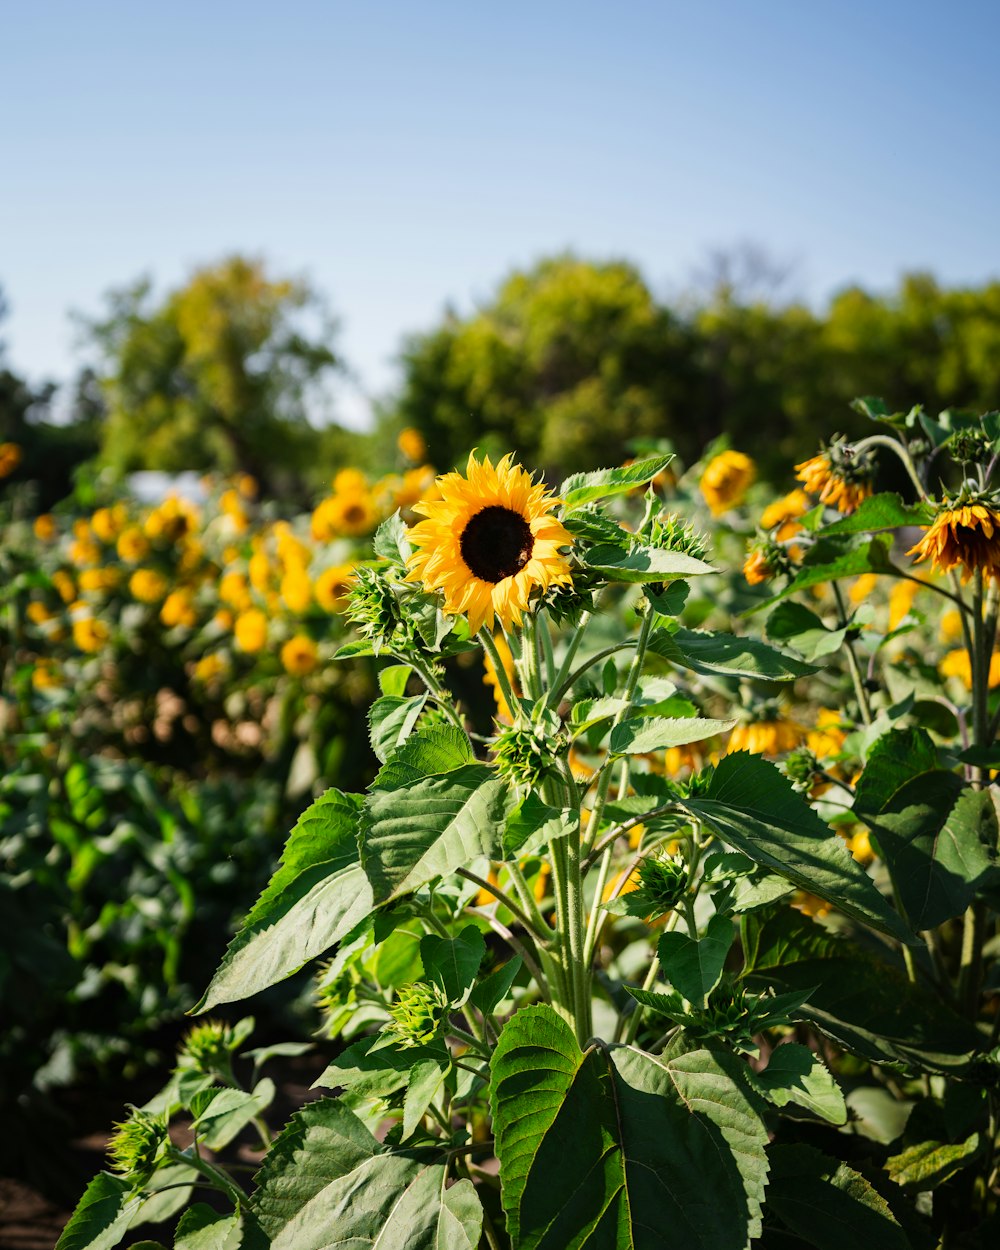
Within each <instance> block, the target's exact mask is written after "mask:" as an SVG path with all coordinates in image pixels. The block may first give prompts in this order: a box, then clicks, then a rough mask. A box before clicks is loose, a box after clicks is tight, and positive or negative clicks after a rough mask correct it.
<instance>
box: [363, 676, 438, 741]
mask: <svg viewBox="0 0 1000 1250" xmlns="http://www.w3.org/2000/svg"><path fill="white" fill-rule="evenodd" d="M398 667H404V666H402V665H400V666H398ZM426 702H427V691H426V690H425V691H424V693H423V694H415V695H411V696H410V697H409V698H407V697H406V696H404V695H395V694H386V695H383V696H382V698H381V699H376V700H375V702H374V703H373V704H372V705H371V707H370V708H369V709H368V736H369V738H370V739H371V744H372V750H373V751H374V752H375V754H376V755H377V756H378V758H379V761H380V762H381V763H383V764H384V763H385V762H386V760H387V759H388V758H389V756H390V755H391V754H392V753H393V751H396V750H398V749H399V747H401V746H402V745H403V743H404V742H405V741H406V739H407V738H408V737H409V736H410V734H411V733H412V732H413V727H414V726H415V725H416V723H417V721H418V720H419V719H420V713H421V712H422V711H423V710H424V704H425V703H426Z"/></svg>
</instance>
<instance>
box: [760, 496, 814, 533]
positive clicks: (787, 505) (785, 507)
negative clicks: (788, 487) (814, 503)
mask: <svg viewBox="0 0 1000 1250" xmlns="http://www.w3.org/2000/svg"><path fill="white" fill-rule="evenodd" d="M808 511H809V496H808V495H807V494H806V492H805V491H804V490H793V491H789V493H788V494H787V495H782V497H781V498H780V499H775V500H774V502H773V503H769V504H768V505H767V507H766V508H765V509H764V511H763V512H762V513H761V516H760V528H761V529H762V530H773V529H777V531H778V532H777V534H775V538H776V539H777V540H778V542H784V541H785V539H786V538H792V537H794V535H795V534H797V533H798V532H799V530H800V529H801V528H802V526H801V525H800V524H799V517H800V516H803V515H804V514H805V513H806V512H808Z"/></svg>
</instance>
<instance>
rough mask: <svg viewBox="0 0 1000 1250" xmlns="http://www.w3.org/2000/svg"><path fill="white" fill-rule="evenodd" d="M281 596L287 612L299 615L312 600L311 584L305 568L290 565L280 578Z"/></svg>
mask: <svg viewBox="0 0 1000 1250" xmlns="http://www.w3.org/2000/svg"><path fill="white" fill-rule="evenodd" d="M281 598H282V599H283V600H284V603H285V607H286V608H287V609H288V610H289V612H294V613H296V614H297V615H298V616H301V615H302V614H303V613H304V612H307V611H308V610H309V604H310V603H311V602H312V585H311V584H310V581H309V574H308V573H307V572H306V571H305V569H302V568H298V567H296V566H292V567H291V568H290V569H289V570H288V572H287V573H286V574H285V576H284V577H283V578H282V579H281Z"/></svg>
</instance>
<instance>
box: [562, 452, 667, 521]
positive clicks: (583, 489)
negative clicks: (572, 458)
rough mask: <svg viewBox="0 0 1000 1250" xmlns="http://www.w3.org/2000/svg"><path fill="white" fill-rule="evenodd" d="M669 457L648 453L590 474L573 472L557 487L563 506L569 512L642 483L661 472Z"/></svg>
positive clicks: (635, 487)
mask: <svg viewBox="0 0 1000 1250" xmlns="http://www.w3.org/2000/svg"><path fill="white" fill-rule="evenodd" d="M673 458H674V457H673V456H672V455H669V456H649V457H648V458H647V459H645V460H637V461H635V463H634V464H630V465H626V466H624V467H623V468H618V469H597V470H595V471H594V472H593V473H574V474H573V476H572V477H568V478H566V480H565V481H564V482H563V484H562V485H561V486H560V487H559V498H560V499H561V500H562V501H563V509H564V510H565V511H566V512H572V511H573V510H574V509H575V508H581V507H583V505H584V504H587V503H592V502H593V501H594V500H595V499H607V498H608V497H609V496H611V495H620V494H622V493H623V492H624V491H629V490H636V489H637V488H638V487H640V486H645V485H646V483H647V482H651V481H652V480H653V478H654V477H656V476H657V475H658V474H660V473H662V472H663V470H664V469H665V468H666V467H667V465H668V464H669V463H670V462H671V460H673Z"/></svg>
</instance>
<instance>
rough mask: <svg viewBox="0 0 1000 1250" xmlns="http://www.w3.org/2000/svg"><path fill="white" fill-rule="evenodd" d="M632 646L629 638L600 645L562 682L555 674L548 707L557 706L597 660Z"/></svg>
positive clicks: (628, 649) (632, 643) (633, 644)
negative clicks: (598, 649) (607, 644)
mask: <svg viewBox="0 0 1000 1250" xmlns="http://www.w3.org/2000/svg"><path fill="white" fill-rule="evenodd" d="M634 646H635V642H634V641H633V640H632V639H631V638H630V639H629V640H628V641H627V642H616V643H614V644H613V645H612V646H610V647H602V648H601V650H600V651H595V652H594V654H593V655H592V656H590V657H589V659H586V660H584V662H583V663H582V664H581V665H580V666H579V668H577V669H576V670H574V672H572V673H570V675H569V676H568V677H565V678H564V679H563V680H562V682H560V681H559V675H558V674H556V684H555V685H554V687H553V689H552V691H551V693H550V694H549V699H548V703H549V707H557V706H558V705H559V703H560V702H561V701H562V699H563V697H564V696H565V695H566V694H567V693H568V692H569V691H570V690H572V689H573V687H574V686H575V685H576V683H577V682H578V681H579V680H580V678H581V677H582V676H583V675H584V673H585V672H586V671H587V669H588V668H593V666H594V665H595V664H596V663H597V662H598V661H599V660H606V659H607V658H608V657H609V656H612V655H615V654H616V653H617V652H619V651H630V650H631V649H632V647H634Z"/></svg>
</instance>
